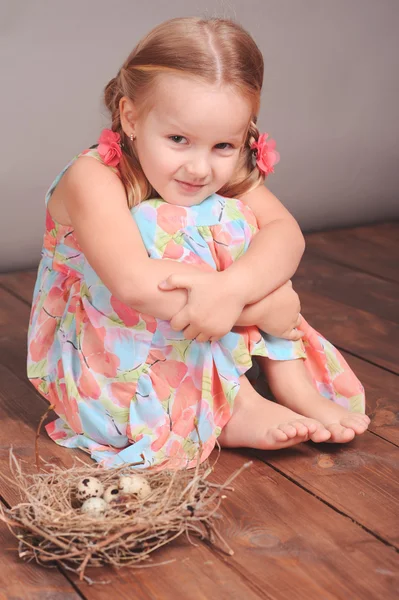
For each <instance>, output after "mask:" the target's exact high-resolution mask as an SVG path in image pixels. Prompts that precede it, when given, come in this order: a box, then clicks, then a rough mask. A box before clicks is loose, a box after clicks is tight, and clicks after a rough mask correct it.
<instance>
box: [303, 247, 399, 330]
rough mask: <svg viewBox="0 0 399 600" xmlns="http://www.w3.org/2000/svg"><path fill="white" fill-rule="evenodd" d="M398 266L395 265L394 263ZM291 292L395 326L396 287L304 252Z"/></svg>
mask: <svg viewBox="0 0 399 600" xmlns="http://www.w3.org/2000/svg"><path fill="white" fill-rule="evenodd" d="M398 264H399V263H398ZM293 286H294V289H295V290H296V291H297V292H298V294H299V295H300V294H301V292H302V291H307V292H316V293H317V294H319V295H321V296H326V297H327V298H330V299H331V300H336V301H337V302H342V303H343V304H346V305H347V306H352V307H353V308H360V309H362V310H365V311H367V312H370V313H372V314H374V315H376V316H378V317H380V318H381V319H384V320H388V321H393V322H394V323H397V324H398V323H399V284H398V283H394V282H391V281H386V280H385V279H380V278H379V277H375V276H373V275H369V274H367V273H363V272H360V271H355V270H354V269H352V268H349V267H345V266H342V265H338V264H336V263H334V262H331V261H328V260H326V259H324V258H320V257H319V256H317V255H315V254H313V253H312V252H309V251H306V252H305V255H304V257H303V260H302V262H301V264H300V266H299V268H298V270H297V272H296V273H295V276H294V277H293Z"/></svg>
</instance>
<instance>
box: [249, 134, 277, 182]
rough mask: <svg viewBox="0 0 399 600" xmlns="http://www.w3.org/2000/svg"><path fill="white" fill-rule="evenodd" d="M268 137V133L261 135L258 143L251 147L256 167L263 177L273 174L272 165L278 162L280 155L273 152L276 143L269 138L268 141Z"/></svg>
mask: <svg viewBox="0 0 399 600" xmlns="http://www.w3.org/2000/svg"><path fill="white" fill-rule="evenodd" d="M268 137H269V134H268V133H261V134H260V136H259V139H258V141H257V142H254V143H253V144H252V146H251V150H253V151H254V155H255V156H256V165H257V167H258V169H259V171H260V172H261V173H262V174H263V175H265V177H267V176H268V175H270V173H274V165H276V164H277V163H278V162H279V160H280V154H279V153H278V152H277V151H276V150H275V148H276V141H275V140H272V139H271V138H270V139H269V140H268V139H267V138H268Z"/></svg>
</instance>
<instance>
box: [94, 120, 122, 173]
mask: <svg viewBox="0 0 399 600" xmlns="http://www.w3.org/2000/svg"><path fill="white" fill-rule="evenodd" d="M97 151H98V153H99V155H100V156H101V158H102V159H103V161H104V163H105V164H106V165H109V166H110V167H116V166H117V165H118V164H119V161H120V159H121V156H122V148H121V136H120V135H119V133H116V131H112V130H111V129H103V130H102V132H101V134H100V137H99V138H98V147H97Z"/></svg>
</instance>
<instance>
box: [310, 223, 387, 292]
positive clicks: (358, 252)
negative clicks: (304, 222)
mask: <svg viewBox="0 0 399 600" xmlns="http://www.w3.org/2000/svg"><path fill="white" fill-rule="evenodd" d="M393 228H394V231H395V228H397V225H395V224H394V225H393ZM352 232H353V229H337V230H334V231H326V232H321V233H310V234H308V235H306V236H305V237H306V246H307V248H308V249H309V250H312V251H313V252H315V253H317V254H318V255H319V256H323V257H324V258H327V259H330V260H333V261H336V262H338V263H342V264H344V265H348V266H350V267H353V268H355V269H360V270H363V271H365V272H366V273H370V274H372V275H376V276H378V277H384V278H386V279H390V280H392V281H396V282H397V283H399V270H398V259H397V254H395V252H393V251H392V247H396V246H395V243H394V241H393V238H392V243H391V244H390V245H387V244H386V245H384V244H378V243H373V241H372V238H368V237H366V236H365V237H362V235H353V234H352ZM380 236H381V234H380ZM396 244H397V242H396Z"/></svg>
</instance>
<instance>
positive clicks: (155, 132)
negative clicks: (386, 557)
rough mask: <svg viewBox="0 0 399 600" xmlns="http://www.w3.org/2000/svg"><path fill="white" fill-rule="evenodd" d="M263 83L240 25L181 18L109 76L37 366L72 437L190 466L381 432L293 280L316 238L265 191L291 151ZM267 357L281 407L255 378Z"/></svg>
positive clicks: (34, 358)
mask: <svg viewBox="0 0 399 600" xmlns="http://www.w3.org/2000/svg"><path fill="white" fill-rule="evenodd" d="M262 80H263V60H262V56H261V54H260V52H259V49H258V48H257V46H256V44H255V42H254V41H253V40H252V38H251V36H250V35H249V34H248V33H247V32H246V31H245V30H243V29H242V28H241V27H240V26H239V25H237V24H236V23H234V22H232V21H229V20H224V19H208V20H204V19H201V18H182V19H172V20H170V21H168V22H166V23H163V24H161V25H160V26H158V27H156V28H155V29H154V30H153V31H151V32H150V33H149V34H148V35H147V36H146V37H145V38H144V39H143V40H142V41H141V42H140V43H139V44H138V45H137V46H136V48H135V49H134V50H133V52H132V53H131V54H130V56H129V57H128V58H127V60H126V61H125V63H124V64H123V66H122V68H121V69H120V71H119V73H118V74H117V76H116V77H115V78H114V79H112V80H111V81H110V82H109V83H108V85H107V86H106V89H105V103H106V106H107V107H108V108H109V110H110V111H111V115H112V129H111V130H109V129H106V130H104V131H103V132H102V133H101V135H100V138H99V143H98V144H97V145H95V146H92V147H91V148H90V149H88V150H85V151H84V152H82V153H81V154H79V155H78V156H77V157H75V158H74V159H73V160H72V161H71V162H70V163H69V164H68V165H67V166H66V167H65V168H64V170H63V171H62V172H61V174H60V175H59V176H58V177H57V178H56V179H55V181H54V183H53V184H52V186H51V188H50V190H49V191H48V193H47V196H46V203H47V213H46V215H47V216H46V233H45V236H44V244H43V251H42V258H41V262H40V265H39V269H38V275H37V282H36V287H35V290H34V298H33V306H32V311H31V319H30V327H29V334H28V377H29V379H30V380H31V381H32V383H33V385H34V386H35V387H36V389H37V390H38V391H39V392H40V393H41V394H42V395H43V396H44V397H45V398H46V399H47V400H48V401H49V402H51V403H52V404H54V405H55V412H56V413H57V414H58V415H59V418H58V419H57V420H56V421H54V422H53V423H50V424H49V425H47V427H46V430H47V432H48V433H49V435H50V437H51V438H52V439H53V440H54V441H55V442H57V443H58V444H60V445H63V446H67V447H69V448H83V449H87V451H88V452H89V453H90V454H91V456H92V457H93V458H94V459H95V460H96V461H99V462H101V463H102V464H103V465H105V466H114V465H118V464H121V463H123V462H127V463H132V462H134V463H135V462H140V461H142V464H141V465H139V466H138V467H137V468H149V467H152V468H153V469H161V468H184V467H187V468H191V467H193V466H195V464H196V462H197V457H198V451H199V437H200V440H201V442H202V454H201V457H200V459H201V461H203V460H205V459H206V458H207V457H208V456H209V454H210V452H211V451H212V449H213V448H214V446H215V443H216V439H217V438H218V439H219V442H220V444H221V445H222V446H228V447H242V446H247V447H254V448H261V449H277V448H284V447H288V446H292V445H294V444H297V443H300V442H303V441H306V440H308V439H311V440H313V441H314V442H323V441H332V442H341V443H342V442H347V441H349V440H351V439H353V437H354V436H355V435H356V434H361V433H363V432H364V431H365V430H366V429H367V426H368V423H369V418H368V417H367V416H366V415H364V414H363V413H364V411H365V404H364V393H363V387H362V385H361V384H360V382H359V381H358V380H357V378H356V377H355V375H354V374H353V373H352V371H351V370H350V368H349V366H348V365H347V363H346V362H345V360H344V359H343V357H342V356H341V355H340V354H339V353H338V351H337V350H336V349H335V348H334V347H333V346H332V345H331V344H330V343H329V342H328V341H327V340H325V339H324V338H323V337H322V336H321V335H320V334H319V333H317V332H316V331H315V330H314V329H312V328H311V327H310V326H309V325H308V324H307V323H306V322H305V320H304V319H301V317H300V314H299V311H300V307H299V302H298V297H297V296H296V294H295V292H294V291H293V290H292V286H291V285H290V281H289V280H290V277H291V276H292V275H293V273H294V272H295V270H296V268H297V266H298V263H299V260H300V258H301V255H302V253H303V248H304V244H303V237H302V234H301V233H300V230H299V227H298V225H297V224H296V222H295V220H294V219H293V218H292V217H291V215H290V214H289V213H288V211H287V210H286V209H285V208H284V207H283V206H282V204H281V203H280V202H279V201H278V200H277V198H276V197H275V196H274V195H273V194H271V193H270V192H269V191H268V190H267V189H266V188H265V187H264V186H263V182H264V179H265V176H266V175H267V174H268V173H269V172H273V164H274V163H275V162H277V160H278V155H277V153H276V152H275V150H274V143H273V142H271V141H270V140H268V139H267V134H262V135H260V133H259V131H258V129H257V127H256V122H257V115H258V112H259V103H260V93H261V88H262ZM255 159H256V160H255ZM266 332H267V333H266ZM301 338H302V339H301ZM254 356H256V357H258V361H259V364H260V366H261V368H263V369H264V371H265V374H266V377H267V380H268V383H269V386H270V388H271V390H272V392H273V394H274V396H275V399H276V400H277V403H276V402H272V401H270V400H267V399H265V398H263V397H262V396H260V395H259V394H258V393H257V392H256V391H255V390H254V388H253V387H252V385H251V384H250V383H249V381H248V379H247V378H246V376H245V373H246V372H247V371H248V370H249V369H250V367H251V365H252V357H254ZM198 433H199V437H198Z"/></svg>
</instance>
